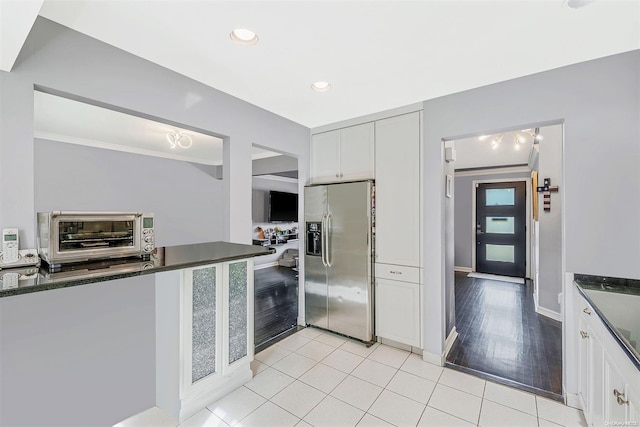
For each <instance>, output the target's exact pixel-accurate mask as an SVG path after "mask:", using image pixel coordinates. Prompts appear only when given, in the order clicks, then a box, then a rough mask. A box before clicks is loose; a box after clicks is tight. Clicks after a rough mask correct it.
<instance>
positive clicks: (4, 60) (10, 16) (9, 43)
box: [0, 0, 44, 71]
mask: <svg viewBox="0 0 640 427" xmlns="http://www.w3.org/2000/svg"><path fill="white" fill-rule="evenodd" d="M43 3H44V0H0V70H2V71H11V69H12V68H13V65H14V64H15V62H16V59H18V54H20V50H21V49H22V45H24V42H25V40H26V39H27V36H28V35H29V31H31V27H32V26H33V23H34V22H35V21H36V18H37V17H38V13H39V12H40V8H41V7H42V4H43Z"/></svg>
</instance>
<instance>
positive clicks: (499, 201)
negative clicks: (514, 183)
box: [484, 188, 516, 206]
mask: <svg viewBox="0 0 640 427" xmlns="http://www.w3.org/2000/svg"><path fill="white" fill-rule="evenodd" d="M515 202H516V189H515V188H487V189H486V190H485V203H484V204H485V206H513V205H515Z"/></svg>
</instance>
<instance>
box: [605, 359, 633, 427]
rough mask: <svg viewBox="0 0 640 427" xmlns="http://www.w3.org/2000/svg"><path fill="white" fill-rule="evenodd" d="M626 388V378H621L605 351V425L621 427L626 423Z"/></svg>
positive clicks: (627, 405)
mask: <svg viewBox="0 0 640 427" xmlns="http://www.w3.org/2000/svg"><path fill="white" fill-rule="evenodd" d="M627 389H628V387H627V384H626V378H624V377H623V376H622V374H621V373H620V371H618V368H617V367H616V364H615V363H614V361H613V360H612V359H611V356H609V353H608V352H607V351H605V352H604V388H603V392H604V421H605V422H606V423H607V424H606V425H611V426H621V425H625V421H627V409H628V407H629V402H628V390H627ZM618 394H620V399H621V401H620V403H618Z"/></svg>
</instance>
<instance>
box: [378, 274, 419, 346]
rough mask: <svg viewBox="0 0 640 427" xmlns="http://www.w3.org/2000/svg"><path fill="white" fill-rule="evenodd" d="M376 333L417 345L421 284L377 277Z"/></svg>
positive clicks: (403, 342)
mask: <svg viewBox="0 0 640 427" xmlns="http://www.w3.org/2000/svg"><path fill="white" fill-rule="evenodd" d="M375 283H376V290H375V291H376V307H375V310H376V335H377V336H378V337H381V338H387V339H390V340H393V341H396V342H398V343H402V344H407V345H411V346H414V347H420V335H421V334H420V330H421V329H420V301H421V295H420V294H421V286H420V284H418V283H411V282H401V281H399V280H389V279H383V278H379V277H377V278H376V279H375Z"/></svg>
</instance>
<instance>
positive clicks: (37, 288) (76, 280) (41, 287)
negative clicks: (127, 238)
mask: <svg viewBox="0 0 640 427" xmlns="http://www.w3.org/2000/svg"><path fill="white" fill-rule="evenodd" d="M223 243H229V244H230V245H238V244H237V243H230V242H223ZM184 246H188V245H184ZM244 246H246V247H252V246H253V247H255V246H254V245H244ZM262 248H263V249H265V250H266V252H263V253H253V254H246V253H243V254H232V255H229V256H220V257H215V258H213V257H212V258H210V259H204V260H197V261H192V262H184V263H180V264H177V265H171V266H159V267H155V268H153V269H150V270H142V271H130V272H124V273H123V272H120V273H118V272H114V273H113V274H107V275H98V276H95V277H86V276H85V277H82V276H78V277H70V278H67V279H64V280H63V281H61V282H59V283H55V282H52V283H43V284H38V285H32V286H24V287H17V288H11V289H0V298H7V297H12V296H19V295H25V294H31V293H37V292H44V291H49V290H55V289H63V288H72V287H76V286H83V285H90V284H94V283H100V282H109V281H113V280H119V279H126V278H130V277H138V276H146V275H149V274H155V273H163V272H167V271H174V270H182V269H185V268H193V267H198V266H201V265H209V264H217V263H220V262H227V261H234V260H237V259H248V258H255V257H258V256H264V255H271V254H274V253H276V250H275V249H273V248H265V247H262Z"/></svg>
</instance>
